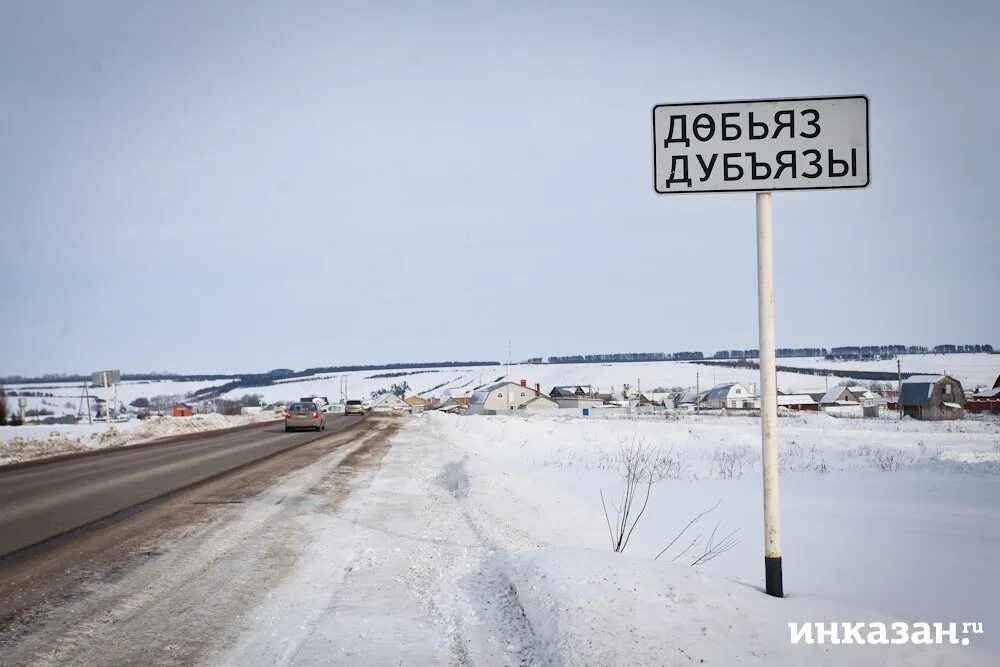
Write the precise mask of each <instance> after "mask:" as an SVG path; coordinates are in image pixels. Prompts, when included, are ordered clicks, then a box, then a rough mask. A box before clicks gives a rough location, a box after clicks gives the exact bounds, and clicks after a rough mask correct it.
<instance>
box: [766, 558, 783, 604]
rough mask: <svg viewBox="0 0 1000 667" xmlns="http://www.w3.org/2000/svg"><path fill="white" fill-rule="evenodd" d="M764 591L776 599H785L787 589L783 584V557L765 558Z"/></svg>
mask: <svg viewBox="0 0 1000 667" xmlns="http://www.w3.org/2000/svg"><path fill="white" fill-rule="evenodd" d="M764 590H765V591H767V594H768V595H772V596H774V597H776V598H783V597H785V589H784V587H783V586H782V584H781V556H778V557H777V558H768V557H767V556H765V557H764Z"/></svg>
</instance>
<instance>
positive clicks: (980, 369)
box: [778, 354, 1000, 391]
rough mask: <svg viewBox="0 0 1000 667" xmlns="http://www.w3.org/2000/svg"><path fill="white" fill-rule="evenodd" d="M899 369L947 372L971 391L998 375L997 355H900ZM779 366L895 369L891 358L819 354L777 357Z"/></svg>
mask: <svg viewBox="0 0 1000 667" xmlns="http://www.w3.org/2000/svg"><path fill="white" fill-rule="evenodd" d="M899 360H900V361H901V362H902V364H901V367H900V370H901V371H902V372H904V373H918V374H921V375H938V374H941V375H950V376H952V377H953V378H955V379H957V380H958V381H959V382H961V383H962V385H963V386H964V387H965V389H966V391H971V390H972V389H975V388H976V387H979V386H986V387H992V386H993V383H994V382H996V379H997V376H1000V354H904V355H902V356H900V357H899ZM778 364H780V365H782V366H792V367H795V368H829V369H833V370H838V371H881V372H886V373H895V372H896V360H895V359H883V360H880V361H828V360H827V359H824V358H823V357H793V358H784V359H778Z"/></svg>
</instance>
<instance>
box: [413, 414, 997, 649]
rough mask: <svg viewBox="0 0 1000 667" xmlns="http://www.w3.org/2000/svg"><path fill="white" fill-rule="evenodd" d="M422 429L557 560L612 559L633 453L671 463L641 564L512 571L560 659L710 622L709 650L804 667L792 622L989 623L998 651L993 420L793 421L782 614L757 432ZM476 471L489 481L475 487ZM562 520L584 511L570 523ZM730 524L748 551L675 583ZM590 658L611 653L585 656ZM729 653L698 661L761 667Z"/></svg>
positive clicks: (420, 424) (457, 420)
mask: <svg viewBox="0 0 1000 667" xmlns="http://www.w3.org/2000/svg"><path fill="white" fill-rule="evenodd" d="M411 428H412V430H415V431H418V432H419V431H425V432H428V433H429V434H431V436H432V438H431V440H433V441H435V442H439V443H447V445H448V446H450V447H455V448H457V449H458V450H459V451H460V452H462V453H463V454H464V459H463V461H464V463H463V465H464V469H465V470H466V475H467V481H464V482H463V484H464V485H465V488H466V490H465V491H463V493H466V494H467V495H469V496H470V497H471V496H474V497H477V498H479V499H480V501H481V502H482V503H483V506H482V511H483V512H485V513H487V514H489V515H495V516H497V517H500V518H503V519H504V520H505V521H506V522H508V523H510V524H511V525H513V526H516V527H517V528H518V529H521V530H525V531H527V532H528V533H529V534H531V535H534V536H536V537H537V538H538V540H539V542H540V543H542V542H543V543H545V544H547V545H549V546H576V547H579V546H588V547H590V548H598V549H604V550H608V551H610V549H609V547H608V542H609V538H608V532H607V528H606V525H605V518H604V514H603V510H602V507H601V497H600V493H601V492H602V491H603V493H604V495H605V497H606V498H610V497H615V498H617V496H618V494H619V493H620V476H619V472H618V467H617V461H616V456H617V454H618V452H619V448H620V447H621V446H622V445H626V446H627V445H629V444H631V443H636V442H643V443H645V445H647V446H650V447H653V448H656V449H657V450H658V451H659V452H660V455H661V456H662V457H663V458H664V459H666V460H669V461H670V463H669V464H668V465H667V470H668V471H669V476H668V478H667V479H664V480H663V481H661V482H659V483H657V484H654V485H653V487H652V492H651V496H650V500H649V506H648V508H647V509H646V512H645V514H644V516H643V518H642V520H641V521H640V523H639V524H638V527H637V528H636V531H635V533H634V535H633V538H632V540H631V542H630V543H629V546H628V549H627V555H628V556H629V557H630V558H626V559H619V560H617V561H616V560H615V558H616V557H614V556H611V555H607V554H603V553H600V554H596V553H593V552H573V551H569V552H559V551H556V552H542V553H537V554H531V553H525V554H521V555H519V556H518V557H517V558H515V559H514V560H512V565H511V567H513V568H514V571H515V572H516V573H519V574H518V575H517V576H518V577H519V579H517V581H516V582H515V584H514V585H515V588H516V589H517V590H518V593H519V594H521V593H522V589H523V590H524V592H525V594H526V595H527V596H528V597H529V602H528V603H527V605H526V613H528V614H529V617H530V616H532V612H531V611H529V607H531V608H532V609H533V610H534V613H535V614H536V615H537V622H538V623H539V624H540V626H541V627H542V628H544V633H550V634H551V638H552V641H554V642H556V643H557V645H558V644H559V643H560V642H562V645H561V648H559V649H557V650H559V651H565V653H562V654H561V655H563V656H564V657H566V656H573V659H572V660H571V662H574V663H580V662H589V660H588V659H587V658H588V657H589V658H591V659H593V661H595V662H598V663H599V662H604V661H606V660H607V659H612V661H613V662H618V660H616V659H613V658H614V657H615V654H614V653H611V651H614V650H625V649H621V645H620V644H617V643H616V642H615V641H613V636H614V635H615V633H618V632H621V633H625V634H627V635H628V636H631V634H630V633H632V632H635V631H638V632H641V633H642V635H641V636H647V634H648V636H649V637H650V638H651V641H652V640H654V639H655V640H656V641H659V642H661V643H662V642H664V640H663V639H662V637H663V635H664V634H665V633H666V634H669V635H670V636H671V637H674V638H676V637H683V638H684V641H685V642H690V641H691V640H690V637H691V636H692V634H694V635H696V636H697V634H698V633H697V627H699V626H698V624H699V623H700V624H702V626H703V627H706V628H708V630H707V631H706V632H707V635H706V637H705V641H706V644H711V643H713V641H715V640H713V639H712V636H714V635H715V633H716V632H717V631H718V629H719V626H720V624H722V625H725V626H726V627H727V628H729V631H730V632H733V633H735V634H733V635H732V636H731V639H732V640H733V641H734V642H737V643H740V642H744V643H750V644H751V645H752V646H754V647H755V648H756V650H758V651H762V652H764V653H777V654H778V655H783V656H785V658H786V659H787V658H788V657H789V656H790V655H793V654H789V653H788V649H789V648H790V647H788V645H787V636H785V635H783V634H782V635H780V636H778V635H775V633H778V632H779V630H778V629H776V628H777V626H779V625H781V623H778V622H777V621H779V620H780V618H778V617H783V614H785V613H790V616H789V617H788V618H785V620H788V621H791V620H797V621H804V620H843V621H850V620H853V621H858V622H860V621H866V622H867V621H873V620H882V619H886V620H891V619H904V620H908V621H911V622H916V621H927V622H934V621H940V622H947V621H956V622H962V621H980V622H983V623H984V625H985V627H986V628H987V631H986V634H985V635H980V636H977V637H975V638H974V639H973V643H977V644H979V645H980V646H988V647H991V648H993V649H1000V633H997V632H996V630H995V629H996V628H997V627H1000V605H998V604H997V602H996V598H995V591H994V587H993V586H992V584H990V585H984V582H994V581H997V580H998V578H1000V560H998V559H997V558H996V554H997V553H1000V423H998V422H997V421H965V422H953V423H942V422H938V423H927V422H916V421H912V420H909V419H907V420H903V421H896V420H867V421H862V420H842V419H835V418H832V417H828V416H826V415H822V414H809V415H799V416H795V417H790V418H784V419H781V420H780V424H779V430H780V439H781V466H782V529H783V549H784V560H785V563H784V568H785V572H784V573H785V588H786V592H788V593H789V594H790V596H791V598H792V602H791V603H790V604H789V605H788V606H781V607H776V606H774V605H773V604H772V603H771V601H766V600H762V599H760V598H759V597H758V594H757V593H756V592H754V591H753V590H752V587H755V586H760V585H761V584H762V574H763V573H762V570H763V562H762V554H763V528H762V521H763V519H762V509H761V500H760V497H761V491H760V468H759V455H758V453H757V452H758V449H759V444H758V443H759V423H758V422H757V421H755V420H753V419H749V418H728V419H727V418H721V417H704V416H684V417H682V418H680V419H679V420H664V419H658V420H654V419H649V420H588V419H585V418H560V417H533V418H523V417H513V416H507V415H504V416H495V417H481V416H475V417H458V416H449V415H442V414H438V413H430V414H427V415H424V416H422V417H421V418H420V419H419V420H418V421H416V422H415V423H414V425H413V426H412V427H411ZM496 466H499V467H500V468H499V469H500V470H502V471H503V472H502V474H501V473H497V472H495V468H496ZM479 470H485V471H487V472H486V473H484V474H483V475H478V474H477V471H479ZM491 470H492V471H493V472H489V471H491ZM507 477H513V478H515V479H517V480H519V481H518V482H517V483H516V486H515V482H506V481H505V482H504V484H501V485H497V479H498V478H501V479H504V480H506V479H507ZM543 492H544V493H545V494H548V495H551V496H554V497H559V498H561V500H560V501H559V502H555V501H553V502H551V503H549V502H547V503H545V504H543V506H542V507H541V508H539V507H537V506H533V510H532V512H531V513H526V512H524V511H523V510H522V509H521V508H520V505H521V504H522V503H523V502H530V499H529V498H528V496H532V495H535V494H541V493H543ZM720 502H721V504H720V505H719V507H718V509H716V510H715V511H713V512H712V513H710V514H709V515H708V516H707V517H705V518H704V519H702V520H701V521H700V522H699V523H697V524H695V526H694V527H692V528H691V529H689V531H688V532H687V533H685V536H684V538H682V540H680V541H679V542H678V543H677V545H675V547H673V548H672V549H670V550H668V551H667V553H666V554H664V556H663V557H662V558H661V559H660V560H654V559H653V557H654V556H655V555H656V554H657V553H658V552H659V551H660V550H661V549H662V548H663V547H665V546H666V545H667V544H668V543H669V542H670V540H671V539H673V537H674V536H675V535H676V534H678V533H679V532H680V531H681V530H682V529H683V528H684V527H685V524H686V523H687V522H688V521H689V520H690V519H692V518H693V517H695V516H696V515H697V514H698V513H699V512H702V511H704V510H706V509H709V508H711V507H713V506H714V505H715V504H716V503H720ZM536 505H537V504H536ZM566 506H572V507H574V508H575V509H574V511H573V512H564V507H566ZM609 511H612V516H613V510H611V508H610V507H609ZM529 514H530V515H529ZM581 521H583V522H584V523H585V526H584V528H585V531H583V532H581V534H580V538H579V539H575V538H573V537H572V536H569V535H568V532H570V531H569V530H568V528H567V526H570V525H579V522H581ZM716 522H718V525H719V528H718V531H719V532H718V535H720V536H721V535H725V534H728V533H729V532H731V531H738V532H737V533H736V535H737V536H738V537H739V538H740V539H741V542H740V543H739V544H738V545H737V546H736V547H735V548H733V549H732V550H731V551H729V552H727V553H724V554H722V555H720V556H718V557H717V558H716V559H715V560H712V561H711V562H709V563H708V564H706V565H702V566H699V567H698V568H696V570H697V571H698V572H700V573H704V575H705V578H702V575H701V574H695V573H691V574H690V575H685V576H684V578H683V579H682V580H679V579H678V577H679V576H680V572H681V570H678V569H677V568H678V567H681V566H686V564H688V563H690V562H691V561H692V560H694V558H695V557H696V556H697V555H698V553H699V549H700V548H701V547H702V546H703V545H704V544H705V543H706V541H707V539H708V536H709V534H710V533H711V531H712V529H713V528H714V527H715V525H716ZM602 531H603V533H602ZM583 536H586V539H583ZM699 536H700V538H701V541H700V544H699V546H698V547H696V548H694V549H693V550H692V551H689V552H688V553H685V554H682V553H681V552H682V550H683V548H682V546H681V545H686V544H687V542H689V541H691V540H694V539H695V538H697V537H699ZM602 542H603V544H602ZM675 556H676V557H677V559H676V561H675V562H674V563H673V565H670V563H669V561H670V560H671V559H672V558H673V557H675ZM632 559H634V560H632ZM732 582H745V583H747V584H749V585H750V586H751V588H744V587H740V586H736V585H734V584H733V583H732ZM679 591H683V592H682V593H680V594H679ZM678 594H679V595H680V597H681V598H682V599H683V600H684V601H685V604H684V605H683V606H681V607H679V608H677V609H675V610H674V611H676V612H677V614H678V616H676V617H675V616H674V615H673V611H671V610H670V609H671V604H676V603H677V599H676V597H675V596H677V595H678ZM581 598H585V599H583V600H581ZM593 598H596V599H593ZM664 603H666V607H667V610H668V612H664V609H663V607H662V605H664ZM522 604H525V601H524V600H523V599H522ZM535 605H537V606H535ZM799 605H802V606H799ZM682 611H683V613H684V614H685V617H684V618H683V620H681V618H679V615H680V614H681V612H682ZM619 612H620V613H621V614H622V615H623V616H624V618H618V613H619ZM595 614H602V615H600V616H599V617H595V616H594V615H595ZM630 614H631V615H633V617H632V618H629V615H630ZM758 615H759V616H758ZM607 616H610V617H611V618H610V619H609V618H607ZM772 626H773V627H772ZM532 627H533V628H534V627H536V626H535V624H534V623H533V624H532ZM782 627H784V626H782ZM656 628H660V630H659V631H657V630H656ZM991 629H992V630H991ZM668 630H669V632H668ZM674 631H676V632H677V633H679V634H672V633H673V632H674ZM608 635H610V636H608ZM670 641H676V639H674V640H668V641H666V643H667V644H670ZM782 642H784V645H783V646H779V645H778V644H781V643H782ZM670 645H673V644H670ZM587 646H589V647H591V648H593V647H595V646H597V647H604V648H603V649H601V650H603V651H608V652H606V653H600V654H598V655H594V654H588V653H586V652H584V653H575V652H576V651H586V650H589V649H587V648H586V647H587ZM685 646H689V644H685ZM616 647H618V648H617V649H616ZM695 648H697V642H695ZM701 648H702V649H704V647H701ZM792 648H794V647H792ZM893 648H897V647H893ZM635 650H636V651H640V652H639V653H636V654H634V655H632V654H630V656H626V657H625V658H624V659H622V660H620V662H622V663H630V662H632V663H643V662H644V661H645V660H646V659H649V658H651V656H652V655H654V654H653V653H649V654H646V653H642V652H641V651H642V650H644V649H643V648H641V647H635ZM719 650H721V651H723V652H722V653H719V654H713V653H711V652H710V651H708V652H706V651H705V650H703V651H702V653H701V657H709V658H714V659H715V660H721V661H722V662H719V663H718V664H724V663H725V664H733V663H732V661H733V660H747V659H749V658H748V655H749V654H748V653H747V654H742V653H737V654H734V653H725V651H726V650H729V649H725V648H720V649H719ZM748 651H749V649H748ZM837 655H840V656H841V657H842V658H843V660H844V663H845V664H846V663H850V664H855V663H856V662H857V661H858V660H861V659H862V658H864V659H870V660H871V661H872V663H875V662H877V661H878V660H879V659H881V658H879V657H878V656H882V658H889V659H891V660H890V661H892V662H899V663H906V662H907V661H908V659H909V658H905V657H903V656H904V655H905V654H904V653H899V652H893V651H887V652H879V651H878V650H874V649H869V650H868V651H861V652H860V653H846V654H834V655H830V656H827V657H828V659H830V660H833V661H834V662H835V661H836V660H837V657H836V656H837ZM629 657H631V658H632V659H629ZM910 657H911V658H912V656H910ZM599 658H600V659H599ZM793 662H794V661H793ZM948 662H951V660H949V661H948ZM800 664H805V663H800ZM994 664H995V663H994Z"/></svg>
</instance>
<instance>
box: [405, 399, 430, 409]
mask: <svg viewBox="0 0 1000 667" xmlns="http://www.w3.org/2000/svg"><path fill="white" fill-rule="evenodd" d="M403 401H404V402H405V403H406V404H407V405H409V406H410V410H411V411H413V412H423V411H424V410H427V409H429V408H430V401H428V400H427V399H426V398H421V397H420V396H404V397H403Z"/></svg>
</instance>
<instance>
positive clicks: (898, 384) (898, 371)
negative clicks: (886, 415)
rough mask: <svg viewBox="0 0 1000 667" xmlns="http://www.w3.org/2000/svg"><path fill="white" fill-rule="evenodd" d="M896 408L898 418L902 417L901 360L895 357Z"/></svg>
mask: <svg viewBox="0 0 1000 667" xmlns="http://www.w3.org/2000/svg"><path fill="white" fill-rule="evenodd" d="M896 389H898V390H899V391H898V392H897V393H896V410H898V411H899V418H900V419H902V418H903V362H902V361H900V359H899V357H896Z"/></svg>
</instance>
